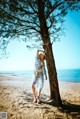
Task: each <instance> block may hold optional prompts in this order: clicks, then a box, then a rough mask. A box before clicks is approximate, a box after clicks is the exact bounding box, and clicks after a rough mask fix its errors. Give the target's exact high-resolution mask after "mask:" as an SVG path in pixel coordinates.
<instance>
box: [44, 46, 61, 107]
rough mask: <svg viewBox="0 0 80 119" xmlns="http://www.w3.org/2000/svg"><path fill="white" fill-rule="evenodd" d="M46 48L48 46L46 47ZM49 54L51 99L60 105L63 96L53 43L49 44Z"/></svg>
mask: <svg viewBox="0 0 80 119" xmlns="http://www.w3.org/2000/svg"><path fill="white" fill-rule="evenodd" d="M44 49H45V50H46V48H44ZM46 52H47V56H46V63H47V69H48V75H49V84H50V99H51V100H53V104H55V105H57V106H59V105H61V104H62V103H61V98H60V93H59V86H58V78H57V71H56V66H55V60H54V56H53V52H52V45H51V44H49V45H47V51H46Z"/></svg>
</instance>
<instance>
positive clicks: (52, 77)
mask: <svg viewBox="0 0 80 119" xmlns="http://www.w3.org/2000/svg"><path fill="white" fill-rule="evenodd" d="M37 4H38V16H39V21H40V33H41V37H42V41H43V43H44V46H43V48H44V50H45V51H46V55H47V56H46V62H47V69H48V74H49V82H50V99H51V100H53V102H54V104H55V105H57V106H59V105H61V98H60V94H59V86H58V79H57V72H56V67H55V61H54V56H53V52H52V45H51V43H50V37H49V31H48V27H47V22H46V19H45V13H44V3H43V1H42V0H37Z"/></svg>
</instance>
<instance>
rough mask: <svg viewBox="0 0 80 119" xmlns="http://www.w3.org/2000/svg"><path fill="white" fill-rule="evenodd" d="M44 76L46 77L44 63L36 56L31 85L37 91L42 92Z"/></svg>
mask: <svg viewBox="0 0 80 119" xmlns="http://www.w3.org/2000/svg"><path fill="white" fill-rule="evenodd" d="M44 75H45V76H46V69H45V62H44V61H42V60H40V59H39V57H38V56H36V59H35V69H34V76H33V82H32V85H34V86H37V87H38V89H39V90H42V88H43V85H44Z"/></svg>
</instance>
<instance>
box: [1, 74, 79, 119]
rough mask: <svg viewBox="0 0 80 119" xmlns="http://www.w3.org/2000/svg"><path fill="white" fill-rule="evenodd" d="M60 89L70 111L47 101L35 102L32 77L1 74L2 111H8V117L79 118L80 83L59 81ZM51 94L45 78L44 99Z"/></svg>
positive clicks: (41, 118) (16, 118)
mask: <svg viewBox="0 0 80 119" xmlns="http://www.w3.org/2000/svg"><path fill="white" fill-rule="evenodd" d="M59 89H60V95H61V99H62V102H63V103H64V104H65V105H66V106H65V108H66V110H67V111H68V112H67V111H66V110H59V109H58V108H56V107H54V106H51V105H49V104H45V103H41V104H39V105H38V104H33V103H32V101H33V94H32V89H31V79H28V78H23V77H18V76H12V75H4V74H3V75H0V112H7V114H8V119H55V118H56V119H79V118H80V83H74V82H73V83H72V82H59ZM49 95H50V94H49V81H48V80H47V81H46V80H45V83H44V87H43V90H42V94H41V99H42V101H44V100H46V99H47V98H49ZM69 106H70V107H71V108H70V109H68V108H67V107H69Z"/></svg>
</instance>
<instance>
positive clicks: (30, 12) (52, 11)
mask: <svg viewBox="0 0 80 119" xmlns="http://www.w3.org/2000/svg"><path fill="white" fill-rule="evenodd" d="M38 2H43V7H44V15H45V20H46V23H47V27H48V31H49V35H50V38H51V40H52V42H53V41H56V39H58V38H59V36H60V34H61V32H62V31H63V22H64V16H65V15H66V14H67V13H68V10H78V9H79V8H80V2H78V1H77V0H0V36H1V39H0V48H1V49H2V48H3V49H4V48H6V46H7V45H8V43H9V41H10V40H12V39H15V38H17V37H19V38H20V39H21V40H24V41H26V42H30V45H29V46H27V47H31V46H34V47H36V46H37V45H38V42H39V44H40V43H42V39H41V29H40V21H39V10H38V5H39V4H38ZM5 38H6V39H5ZM7 39H8V40H7ZM3 46H4V47H3Z"/></svg>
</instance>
